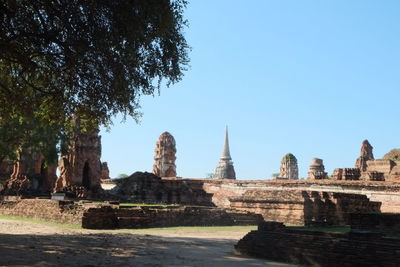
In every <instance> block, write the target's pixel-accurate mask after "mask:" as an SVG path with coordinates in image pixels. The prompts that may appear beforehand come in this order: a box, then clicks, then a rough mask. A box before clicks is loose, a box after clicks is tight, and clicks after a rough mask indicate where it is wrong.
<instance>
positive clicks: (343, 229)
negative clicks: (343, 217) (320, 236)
mask: <svg viewBox="0 0 400 267" xmlns="http://www.w3.org/2000/svg"><path fill="white" fill-rule="evenodd" d="M288 228H289V229H294V230H302V231H314V232H325V233H348V232H350V226H288Z"/></svg>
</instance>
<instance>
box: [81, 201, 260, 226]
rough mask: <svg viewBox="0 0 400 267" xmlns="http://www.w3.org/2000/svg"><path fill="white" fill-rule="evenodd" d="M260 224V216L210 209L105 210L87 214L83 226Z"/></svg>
mask: <svg viewBox="0 0 400 267" xmlns="http://www.w3.org/2000/svg"><path fill="white" fill-rule="evenodd" d="M261 221H263V219H262V216H261V215H258V214H252V213H248V212H238V211H232V210H225V209H218V208H207V207H190V206H189V207H176V208H152V207H138V208H119V209H115V208H111V207H102V208H90V209H88V210H87V211H85V213H84V215H83V218H82V226H83V227H84V228H89V229H115V228H148V227H171V226H213V225H216V226H226V225H256V224H258V223H259V222H261Z"/></svg>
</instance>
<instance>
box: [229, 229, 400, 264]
mask: <svg viewBox="0 0 400 267" xmlns="http://www.w3.org/2000/svg"><path fill="white" fill-rule="evenodd" d="M235 249H236V252H237V253H239V254H244V255H250V256H256V257H262V258H266V259H270V260H275V261H281V262H290V263H296V264H305V265H312V266H393V267H395V266H396V267H397V266H400V239H399V238H388V237H383V236H382V234H376V233H357V232H350V233H345V234H333V233H323V232H312V231H301V230H290V229H288V228H286V227H284V226H283V225H282V224H279V223H273V224H270V225H269V224H268V223H261V224H260V226H259V229H258V230H257V231H251V232H250V233H248V234H247V235H246V236H245V237H243V238H242V239H241V240H240V241H239V242H238V243H237V244H236V245H235Z"/></svg>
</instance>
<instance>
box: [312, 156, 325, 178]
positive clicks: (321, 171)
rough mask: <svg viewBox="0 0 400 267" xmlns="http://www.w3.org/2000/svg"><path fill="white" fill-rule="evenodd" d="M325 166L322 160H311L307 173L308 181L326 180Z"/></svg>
mask: <svg viewBox="0 0 400 267" xmlns="http://www.w3.org/2000/svg"><path fill="white" fill-rule="evenodd" d="M326 178H328V175H327V173H326V172H325V166H324V162H323V160H322V159H318V158H313V159H312V160H311V164H310V169H309V171H308V179H326Z"/></svg>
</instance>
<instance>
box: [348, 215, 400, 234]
mask: <svg viewBox="0 0 400 267" xmlns="http://www.w3.org/2000/svg"><path fill="white" fill-rule="evenodd" d="M350 225H351V229H353V230H365V229H369V230H374V231H378V232H384V233H397V234H400V214H398V213H397V214H393V213H367V214H362V213H354V214H351V216H350Z"/></svg>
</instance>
